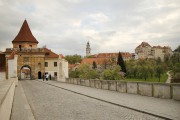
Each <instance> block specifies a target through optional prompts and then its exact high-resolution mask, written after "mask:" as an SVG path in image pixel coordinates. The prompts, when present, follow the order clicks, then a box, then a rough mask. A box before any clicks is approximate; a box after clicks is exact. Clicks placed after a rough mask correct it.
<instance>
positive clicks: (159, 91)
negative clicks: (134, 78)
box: [66, 78, 180, 100]
mask: <svg viewBox="0 0 180 120" xmlns="http://www.w3.org/2000/svg"><path fill="white" fill-rule="evenodd" d="M66 83H70V84H76V85H82V86H87V87H93V88H97V89H104V90H112V91H117V92H120V93H129V94H139V95H143V96H149V97H157V98H164V99H174V100H180V84H179V83H177V84H169V83H149V82H127V81H121V80H93V79H90V80H85V79H74V78H69V79H66Z"/></svg>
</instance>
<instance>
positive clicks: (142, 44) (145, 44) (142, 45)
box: [136, 42, 151, 48]
mask: <svg viewBox="0 0 180 120" xmlns="http://www.w3.org/2000/svg"><path fill="white" fill-rule="evenodd" d="M146 46H148V47H151V46H150V45H149V43H147V42H142V43H141V44H140V45H138V46H137V47H136V48H139V47H146Z"/></svg>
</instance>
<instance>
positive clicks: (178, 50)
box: [174, 45, 180, 53]
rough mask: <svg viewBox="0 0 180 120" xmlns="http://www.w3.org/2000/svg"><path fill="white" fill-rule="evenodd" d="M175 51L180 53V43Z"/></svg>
mask: <svg viewBox="0 0 180 120" xmlns="http://www.w3.org/2000/svg"><path fill="white" fill-rule="evenodd" d="M174 52H178V53H180V45H179V46H178V47H177V48H176V49H175V50H174Z"/></svg>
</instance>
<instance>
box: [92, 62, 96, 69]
mask: <svg viewBox="0 0 180 120" xmlns="http://www.w3.org/2000/svg"><path fill="white" fill-rule="evenodd" d="M92 68H93V69H96V68H97V65H96V62H95V61H93V67H92Z"/></svg>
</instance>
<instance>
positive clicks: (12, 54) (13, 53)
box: [8, 51, 17, 60]
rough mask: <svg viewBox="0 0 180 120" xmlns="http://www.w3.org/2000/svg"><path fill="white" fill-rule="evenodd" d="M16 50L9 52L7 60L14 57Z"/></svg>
mask: <svg viewBox="0 0 180 120" xmlns="http://www.w3.org/2000/svg"><path fill="white" fill-rule="evenodd" d="M16 53H17V52H15V51H13V52H12V53H11V55H10V56H9V57H8V60H11V59H14V55H15V54H16Z"/></svg>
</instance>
